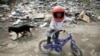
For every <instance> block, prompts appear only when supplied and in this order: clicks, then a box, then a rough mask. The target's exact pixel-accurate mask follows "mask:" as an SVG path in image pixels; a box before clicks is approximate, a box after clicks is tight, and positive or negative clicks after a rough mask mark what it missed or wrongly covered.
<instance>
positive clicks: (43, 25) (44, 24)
mask: <svg viewBox="0 0 100 56" xmlns="http://www.w3.org/2000/svg"><path fill="white" fill-rule="evenodd" d="M47 24H48V23H47V22H45V23H43V24H41V25H40V26H39V27H41V28H42V27H45V26H46V25H47Z"/></svg>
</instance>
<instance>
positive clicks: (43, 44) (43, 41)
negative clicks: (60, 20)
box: [39, 40, 52, 54]
mask: <svg viewBox="0 0 100 56" xmlns="http://www.w3.org/2000/svg"><path fill="white" fill-rule="evenodd" d="M46 45H47V40H42V41H41V42H40V43H39V50H40V51H41V52H42V53H44V54H48V53H50V52H51V51H52V48H46V47H45V46H46Z"/></svg>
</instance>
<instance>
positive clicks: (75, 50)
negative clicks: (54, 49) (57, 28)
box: [71, 44, 82, 56]
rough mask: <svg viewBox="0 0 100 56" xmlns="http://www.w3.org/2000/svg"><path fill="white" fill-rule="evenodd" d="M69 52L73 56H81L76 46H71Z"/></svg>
mask: <svg viewBox="0 0 100 56" xmlns="http://www.w3.org/2000/svg"><path fill="white" fill-rule="evenodd" d="M71 50H72V53H73V55H74V56H82V51H81V50H80V49H79V48H78V46H77V45H76V44H71Z"/></svg>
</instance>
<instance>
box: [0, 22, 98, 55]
mask: <svg viewBox="0 0 100 56" xmlns="http://www.w3.org/2000/svg"><path fill="white" fill-rule="evenodd" d="M7 24H8V23H7ZM7 24H6V23H5V24H4V25H3V24H2V25H1V27H0V28H1V29H0V56H48V55H46V54H42V53H41V52H40V51H39V48H38V44H39V42H40V41H41V40H43V39H46V36H45V32H46V30H47V29H48V27H45V28H37V29H36V30H32V35H33V36H32V37H30V36H28V39H25V38H22V40H23V41H20V42H19V41H12V40H11V39H10V37H9V33H8V32H7V27H8V26H6V25H7ZM2 26H3V28H2ZM63 27H64V29H65V30H66V31H67V32H71V33H72V35H73V39H74V40H75V41H76V44H77V45H78V46H79V48H80V49H81V50H82V53H83V56H100V22H91V23H84V22H78V24H76V25H74V24H67V23H64V26H63ZM67 35H68V34H67ZM65 36H66V35H65V34H62V33H61V35H60V37H62V38H65ZM63 49H64V52H65V53H66V54H65V56H73V55H72V53H71V49H70V46H69V43H67V44H66V45H65V46H64V47H63ZM51 56H58V54H56V53H55V52H52V54H51Z"/></svg>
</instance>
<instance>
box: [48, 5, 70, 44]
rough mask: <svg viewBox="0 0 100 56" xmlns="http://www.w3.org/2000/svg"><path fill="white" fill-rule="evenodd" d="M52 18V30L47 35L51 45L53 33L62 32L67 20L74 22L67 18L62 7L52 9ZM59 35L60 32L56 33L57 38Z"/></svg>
mask: <svg viewBox="0 0 100 56" xmlns="http://www.w3.org/2000/svg"><path fill="white" fill-rule="evenodd" d="M52 16H53V19H52V20H51V23H50V28H49V30H48V31H47V33H46V35H47V44H50V43H51V34H52V33H53V32H55V31H59V30H62V25H63V23H64V21H65V20H66V21H72V19H70V18H67V17H65V10H64V8H62V7H61V6H55V7H54V8H53V9H52ZM58 35H59V32H57V33H55V36H56V38H58V37H59V36H58Z"/></svg>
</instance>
